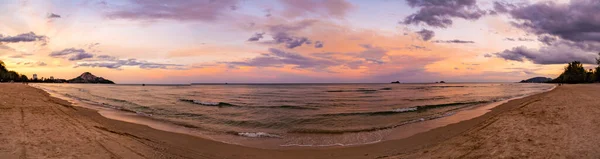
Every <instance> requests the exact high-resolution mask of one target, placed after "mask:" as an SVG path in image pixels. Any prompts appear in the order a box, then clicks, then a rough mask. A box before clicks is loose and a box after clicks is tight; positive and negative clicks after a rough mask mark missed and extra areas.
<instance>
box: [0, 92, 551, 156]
mask: <svg viewBox="0 0 600 159" xmlns="http://www.w3.org/2000/svg"><path fill="white" fill-rule="evenodd" d="M0 88H2V89H3V90H5V89H6V88H10V89H9V90H14V91H16V92H20V93H26V92H29V93H31V92H34V93H36V92H37V95H36V96H37V98H31V99H27V100H26V98H23V100H22V101H21V102H22V103H18V101H15V102H17V104H15V105H13V108H9V109H14V108H19V107H20V105H28V103H29V102H34V103H35V102H41V103H45V104H44V105H42V106H40V107H48V108H52V109H59V110H61V111H63V112H65V113H64V114H65V116H70V117H71V118H72V119H74V120H71V121H69V120H65V121H62V123H63V124H65V123H64V122H66V123H70V124H75V125H80V127H79V128H76V129H74V131H84V132H89V131H100V132H109V133H108V134H113V135H112V136H114V135H117V136H118V137H115V138H112V139H110V138H100V139H98V140H97V142H101V143H102V142H116V143H127V144H121V146H123V145H126V146H130V148H129V150H131V151H135V152H139V154H146V153H143V152H141V151H144V152H147V153H149V154H156V153H160V155H151V156H144V157H146V158H169V157H174V158H306V157H310V158H332V157H338V158H379V157H386V156H394V155H398V154H403V153H407V152H411V151H413V150H417V149H419V148H423V147H425V146H428V145H434V144H436V143H439V142H442V141H445V140H447V139H449V138H451V137H453V136H457V135H459V134H461V133H463V132H465V131H467V130H469V129H471V128H474V127H476V126H477V125H480V124H482V123H485V121H486V120H488V119H490V118H492V117H495V116H497V115H498V114H501V113H503V112H506V111H508V110H511V109H514V108H518V107H519V106H521V105H522V104H527V103H528V102H530V101H536V99H538V98H539V97H541V96H544V95H546V94H549V93H551V92H555V91H556V88H555V89H554V90H552V91H549V92H545V93H540V94H535V95H531V96H528V97H525V98H521V99H515V100H511V101H508V102H507V103H504V104H501V105H499V106H497V107H494V108H493V109H492V110H491V111H490V112H488V113H486V114H484V115H482V116H479V117H476V118H473V119H470V120H466V121H462V122H458V123H453V124H449V125H447V126H444V127H439V128H435V129H432V130H430V131H426V132H423V133H418V134H416V135H413V136H411V137H408V138H403V139H398V140H389V141H383V142H379V143H375V144H368V145H357V146H348V147H323V148H307V149H294V150H271V149H258V148H249V147H244V146H239V145H232V144H226V143H221V142H217V141H212V140H208V139H202V138H199V137H194V136H190V135H186V134H180V133H173V132H167V131H162V130H157V129H153V128H150V127H148V126H145V125H139V124H133V123H128V122H123V121H118V120H113V119H108V118H105V117H104V116H102V115H100V113H98V112H97V111H95V110H91V109H87V108H83V107H73V106H71V104H70V103H68V102H67V101H64V100H61V99H58V98H55V97H50V95H49V94H48V93H47V92H45V91H43V90H41V89H38V88H33V87H29V86H26V85H21V84H0ZM13 93H14V92H13ZM2 97H3V96H0V98H2ZM34 97H35V96H34ZM40 99H41V101H40ZM43 99H47V100H43ZM49 101H51V102H49ZM3 109H5V108H3ZM21 110H23V109H22V108H21ZM13 114H14V113H13ZM17 114H18V113H17ZM77 121H79V122H77ZM83 121H85V122H83ZM82 134H84V135H83V136H86V134H87V133H82ZM92 134H93V133H92ZM42 136H45V137H50V138H52V137H53V136H48V134H42ZM76 136H77V135H76ZM79 136H82V135H81V134H79ZM109 136H111V135H109ZM57 138H60V136H59V137H57ZM132 140H133V141H132ZM136 141H137V142H136ZM157 143H160V144H157ZM48 145H52V144H51V143H49V144H48ZM101 145H102V144H101ZM84 147H85V146H84ZM104 147H106V146H104ZM131 147H135V148H131ZM145 149H150V150H154V151H156V150H161V151H156V152H151V151H145ZM0 150H3V149H2V148H0ZM71 153H73V152H71ZM133 154H137V153H133ZM139 154H138V157H139ZM0 155H1V156H5V155H3V153H2V154H0ZM13 155H14V154H13ZM74 155H83V154H74ZM118 156H125V155H118ZM78 157H86V156H78ZM92 157H93V156H92ZM129 157H131V156H129ZM134 158H135V157H134Z"/></svg>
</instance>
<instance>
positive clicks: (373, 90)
mask: <svg viewBox="0 0 600 159" xmlns="http://www.w3.org/2000/svg"><path fill="white" fill-rule="evenodd" d="M386 90H387V89H386ZM390 90H391V88H390ZM325 92H330V93H336V92H337V93H339V92H364V93H372V92H377V90H376V89H365V88H359V89H355V90H327V91H325Z"/></svg>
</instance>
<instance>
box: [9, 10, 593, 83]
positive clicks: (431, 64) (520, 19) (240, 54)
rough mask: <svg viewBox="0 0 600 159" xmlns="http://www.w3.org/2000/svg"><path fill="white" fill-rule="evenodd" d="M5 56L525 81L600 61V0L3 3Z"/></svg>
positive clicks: (231, 72)
mask: <svg viewBox="0 0 600 159" xmlns="http://www.w3.org/2000/svg"><path fill="white" fill-rule="evenodd" d="M0 10H2V11H3V14H0V60H2V61H4V62H5V63H6V65H7V67H8V68H9V69H11V70H15V71H17V72H19V73H22V74H25V75H27V76H29V77H31V75H32V74H34V73H37V74H38V76H40V77H50V76H54V77H55V78H66V79H70V78H73V77H76V76H78V75H79V74H81V73H83V72H92V73H93V74H95V75H97V76H102V77H105V78H107V79H111V80H113V81H115V82H116V83H204V82H206V83H224V82H229V83H273V82H294V83H304V82H309V83H312V82H317V83H329V82H390V81H401V82H434V81H440V80H444V81H449V82H515V81H520V80H523V79H527V78H530V77H535V76H545V77H553V78H554V77H556V76H558V74H559V73H560V72H561V71H562V69H563V67H564V66H565V63H566V62H570V61H573V60H579V61H582V62H583V63H586V64H587V65H586V66H587V67H593V66H595V60H594V58H596V57H597V52H598V51H599V50H600V2H599V1H596V0H572V1H568V0H564V1H527V0H517V1H507V0H194V1H191V0H189V1H187V0H169V1H164V0H114V1H111V0H99V1H95V0H90V1H66V0H64V1H63V0H2V1H0Z"/></svg>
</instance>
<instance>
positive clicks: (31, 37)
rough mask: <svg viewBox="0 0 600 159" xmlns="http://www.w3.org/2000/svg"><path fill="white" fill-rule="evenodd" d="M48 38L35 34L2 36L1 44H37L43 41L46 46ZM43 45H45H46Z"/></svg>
mask: <svg viewBox="0 0 600 159" xmlns="http://www.w3.org/2000/svg"><path fill="white" fill-rule="evenodd" d="M47 40H48V37H46V36H43V35H36V34H35V33H33V32H29V33H23V34H19V35H15V36H3V35H1V34H0V43H2V42H5V43H18V42H35V41H41V42H43V43H44V44H45V43H46V42H47ZM44 44H43V45H44Z"/></svg>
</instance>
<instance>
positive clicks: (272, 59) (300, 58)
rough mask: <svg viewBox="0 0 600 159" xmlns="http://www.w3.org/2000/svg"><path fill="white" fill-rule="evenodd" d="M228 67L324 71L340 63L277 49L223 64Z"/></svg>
mask: <svg viewBox="0 0 600 159" xmlns="http://www.w3.org/2000/svg"><path fill="white" fill-rule="evenodd" d="M225 63H226V64H228V65H229V66H230V67H238V66H254V67H283V66H284V65H293V66H294V67H295V68H299V69H314V70H325V69H327V68H328V67H331V66H336V65H339V64H340V63H339V62H337V61H333V60H328V59H324V58H315V57H308V56H304V55H301V54H298V53H293V52H285V51H282V50H279V49H275V48H270V49H269V53H268V54H263V55H261V56H258V57H254V58H251V59H246V60H243V61H234V62H225Z"/></svg>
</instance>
